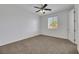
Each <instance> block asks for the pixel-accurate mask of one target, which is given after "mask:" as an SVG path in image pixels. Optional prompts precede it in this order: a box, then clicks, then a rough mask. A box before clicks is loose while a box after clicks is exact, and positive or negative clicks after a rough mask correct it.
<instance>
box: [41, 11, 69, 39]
mask: <svg viewBox="0 0 79 59" xmlns="http://www.w3.org/2000/svg"><path fill="white" fill-rule="evenodd" d="M68 13H69V11H62V12H57V13H55V14H51V15H46V16H42V17H41V20H40V28H41V31H40V32H41V34H44V35H49V36H53V37H59V38H65V39H67V37H68V33H67V31H68V20H69V17H68V16H69V15H68ZM55 15H56V16H58V28H57V29H56V30H53V29H52V30H50V29H48V17H53V16H55Z"/></svg>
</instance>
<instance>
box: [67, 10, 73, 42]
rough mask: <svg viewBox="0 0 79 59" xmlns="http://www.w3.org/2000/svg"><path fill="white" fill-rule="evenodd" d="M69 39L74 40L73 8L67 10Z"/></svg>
mask: <svg viewBox="0 0 79 59" xmlns="http://www.w3.org/2000/svg"><path fill="white" fill-rule="evenodd" d="M68 34H69V37H68V38H69V40H70V41H72V42H74V9H72V10H71V11H70V12H69V32H68Z"/></svg>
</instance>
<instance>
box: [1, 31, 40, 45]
mask: <svg viewBox="0 0 79 59" xmlns="http://www.w3.org/2000/svg"><path fill="white" fill-rule="evenodd" d="M37 35H39V34H38V33H35V34H30V35H26V36H24V37H22V38H19V39H15V40H10V41H7V42H3V43H2V44H0V46H3V45H7V44H10V43H13V42H16V41H20V40H23V39H27V38H31V37H34V36H37Z"/></svg>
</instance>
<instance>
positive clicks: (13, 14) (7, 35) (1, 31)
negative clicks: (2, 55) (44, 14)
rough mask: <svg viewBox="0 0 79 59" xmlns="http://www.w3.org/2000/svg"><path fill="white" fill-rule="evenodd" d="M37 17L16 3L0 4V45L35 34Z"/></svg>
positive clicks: (37, 27)
mask: <svg viewBox="0 0 79 59" xmlns="http://www.w3.org/2000/svg"><path fill="white" fill-rule="evenodd" d="M38 29H39V17H38V16H36V15H34V14H32V13H30V12H28V11H27V10H24V9H22V8H20V7H18V6H16V5H0V46H1V45H4V44H7V43H11V42H14V41H18V40H21V39H25V38H27V37H30V36H33V35H36V34H37V33H38Z"/></svg>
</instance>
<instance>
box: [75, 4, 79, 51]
mask: <svg viewBox="0 0 79 59" xmlns="http://www.w3.org/2000/svg"><path fill="white" fill-rule="evenodd" d="M75 11H76V13H75V20H76V33H75V34H76V42H75V43H76V44H77V49H78V52H79V4H78V5H75Z"/></svg>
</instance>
